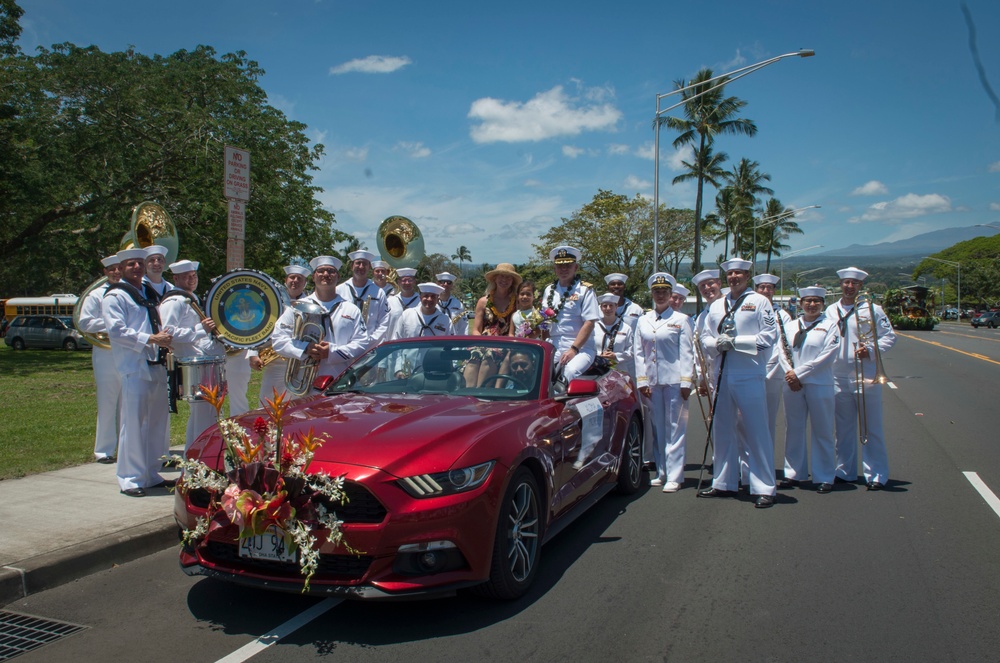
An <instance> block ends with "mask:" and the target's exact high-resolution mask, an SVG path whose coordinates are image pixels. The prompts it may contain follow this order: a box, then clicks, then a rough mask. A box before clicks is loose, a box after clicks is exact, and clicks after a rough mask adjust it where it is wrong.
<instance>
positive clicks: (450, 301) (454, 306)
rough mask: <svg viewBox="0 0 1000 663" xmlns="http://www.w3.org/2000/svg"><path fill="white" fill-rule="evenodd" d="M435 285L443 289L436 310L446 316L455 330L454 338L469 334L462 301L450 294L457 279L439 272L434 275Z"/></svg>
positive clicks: (447, 273)
mask: <svg viewBox="0 0 1000 663" xmlns="http://www.w3.org/2000/svg"><path fill="white" fill-rule="evenodd" d="M434 278H435V279H437V284H438V285H439V286H441V287H443V288H444V292H442V293H441V299H440V301H439V302H438V308H440V309H441V312H442V313H444V314H445V315H447V316H448V319H449V320H451V324H452V326H453V327H454V328H455V335H456V336H465V335H466V334H468V333H469V321H468V320H467V319H466V317H465V304H463V303H462V300H461V299H459V298H458V297H456V296H455V295H453V294H452V290H453V289H454V287H455V279H456V278H458V277H457V276H455V275H454V274H452V273H451V272H441V273H440V274H437V275H435V277H434Z"/></svg>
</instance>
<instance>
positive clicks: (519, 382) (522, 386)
mask: <svg viewBox="0 0 1000 663" xmlns="http://www.w3.org/2000/svg"><path fill="white" fill-rule="evenodd" d="M487 380H506V381H508V382H510V383H511V384H512V385H514V386H515V387H516V388H517V389H527V388H528V385H526V384H525V383H524V380H522V379H521V378H517V377H514V376H513V375H509V374H507V373H497V374H496V375H491V376H490V377H489V378H487Z"/></svg>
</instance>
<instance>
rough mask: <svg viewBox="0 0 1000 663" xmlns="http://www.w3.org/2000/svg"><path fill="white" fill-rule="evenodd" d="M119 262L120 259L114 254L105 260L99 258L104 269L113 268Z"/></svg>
mask: <svg viewBox="0 0 1000 663" xmlns="http://www.w3.org/2000/svg"><path fill="white" fill-rule="evenodd" d="M120 262H121V258H119V257H118V254H117V253H115V254H114V255H110V256H108V257H107V258H101V264H102V265H103V266H105V267H114V266H115V265H117V264H118V263H120Z"/></svg>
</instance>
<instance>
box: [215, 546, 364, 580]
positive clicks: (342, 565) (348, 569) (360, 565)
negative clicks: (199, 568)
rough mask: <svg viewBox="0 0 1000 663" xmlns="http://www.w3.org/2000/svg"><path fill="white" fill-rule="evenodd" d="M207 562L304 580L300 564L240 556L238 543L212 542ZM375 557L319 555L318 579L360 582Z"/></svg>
mask: <svg viewBox="0 0 1000 663" xmlns="http://www.w3.org/2000/svg"><path fill="white" fill-rule="evenodd" d="M202 556H203V557H204V558H205V560H206V561H208V562H212V563H216V564H220V565H222V566H228V567H231V568H238V569H244V570H246V571H251V572H254V573H265V574H267V575H272V576H276V577H283V578H288V579H290V580H301V578H302V576H301V574H300V573H299V565H298V564H286V563H284V562H272V561H270V560H266V559H247V558H245V557H240V555H239V551H238V550H237V548H236V544H233V543H223V542H221V541H209V542H208V544H207V545H206V546H205V548H204V549H203V550H202ZM372 559H374V558H373V557H371V556H369V555H320V556H319V566H318V567H317V568H316V576H315V577H316V578H317V579H324V580H357V579H359V578H362V577H364V575H365V573H366V572H367V571H368V567H369V566H371V563H372Z"/></svg>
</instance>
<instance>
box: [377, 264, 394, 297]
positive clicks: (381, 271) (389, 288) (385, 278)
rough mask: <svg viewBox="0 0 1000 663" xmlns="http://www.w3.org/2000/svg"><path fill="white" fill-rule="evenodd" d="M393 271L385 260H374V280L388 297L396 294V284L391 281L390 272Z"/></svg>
mask: <svg viewBox="0 0 1000 663" xmlns="http://www.w3.org/2000/svg"><path fill="white" fill-rule="evenodd" d="M391 271H392V268H391V267H390V266H389V263H387V262H386V261H385V260H372V281H374V282H375V285H377V286H378V287H380V288H382V291H383V292H385V296H386V297H391V296H392V295H394V294H396V286H394V285H393V284H391V283H389V272H391Z"/></svg>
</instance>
